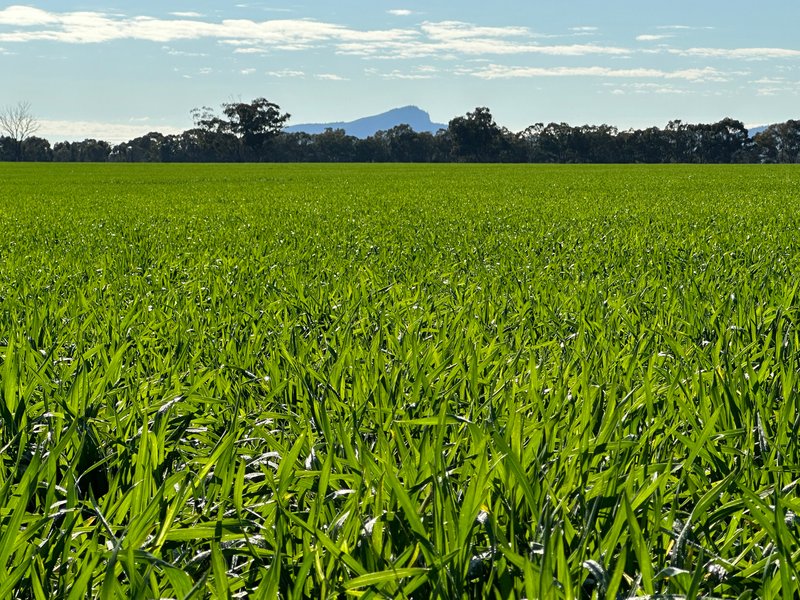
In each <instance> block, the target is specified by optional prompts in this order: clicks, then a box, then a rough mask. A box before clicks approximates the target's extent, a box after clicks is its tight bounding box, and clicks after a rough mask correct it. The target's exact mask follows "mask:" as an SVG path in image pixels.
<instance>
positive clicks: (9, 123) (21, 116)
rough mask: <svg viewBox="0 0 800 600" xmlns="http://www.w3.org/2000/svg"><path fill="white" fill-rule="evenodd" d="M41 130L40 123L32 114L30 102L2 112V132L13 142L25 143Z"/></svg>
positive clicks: (0, 114) (7, 107)
mask: <svg viewBox="0 0 800 600" xmlns="http://www.w3.org/2000/svg"><path fill="white" fill-rule="evenodd" d="M38 130H39V122H38V121H37V120H36V117H34V116H33V114H31V103H30V102H19V103H17V105H16V106H6V107H5V108H3V109H2V110H0V131H3V132H5V133H6V135H8V137H10V138H11V139H13V140H16V141H17V142H23V141H25V139H26V138H28V137H30V136H31V135H33V134H34V133H36V132H37V131H38Z"/></svg>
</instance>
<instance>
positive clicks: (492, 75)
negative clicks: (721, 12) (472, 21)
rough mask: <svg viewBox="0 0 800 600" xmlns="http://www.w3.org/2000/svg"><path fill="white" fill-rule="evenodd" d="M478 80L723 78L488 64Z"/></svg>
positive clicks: (703, 72)
mask: <svg viewBox="0 0 800 600" xmlns="http://www.w3.org/2000/svg"><path fill="white" fill-rule="evenodd" d="M471 74H472V75H473V76H475V77H479V78H481V79H512V78H522V77H526V78H527V77H611V78H622V79H682V80H685V81H692V82H702V81H725V80H726V79H725V77H724V75H723V74H722V73H720V72H719V71H717V70H716V69H712V68H711V67H705V68H702V69H682V70H677V71H662V70H659V69H649V68H635V69H612V68H609V67H509V66H504V65H489V67H487V68H485V69H480V70H477V71H473V72H472V73H471Z"/></svg>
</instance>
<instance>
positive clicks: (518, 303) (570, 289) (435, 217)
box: [0, 165, 800, 600]
mask: <svg viewBox="0 0 800 600" xmlns="http://www.w3.org/2000/svg"><path fill="white" fill-rule="evenodd" d="M799 182H800V171H798V170H797V169H796V168H792V167H738V168H732V167H719V168H710V167H607V168H603V167H585V168H579V167H547V168H545V167H499V166H486V167H481V166H446V167H444V166H439V167H436V166H416V167H410V166H409V167H375V166H373V167H369V166H347V167H332V166H328V167H326V166H313V167H309V166H225V167H212V166H195V167H192V166H183V167H174V166H173V167H168V166H158V165H147V166H129V165H117V166H114V165H106V166H83V167H75V166H59V165H50V166H37V165H27V166H25V165H22V166H12V165H0V253H1V256H2V265H3V267H2V270H0V358H2V364H1V365H0V394H2V396H0V398H1V400H0V449H2V454H1V455H0V597H2V598H8V597H12V598H35V599H36V600H43V599H46V598H70V599H73V598H76V599H77V598H83V597H87V596H92V597H104V598H111V597H132V598H159V597H165V598H169V597H172V598H199V597H217V598H233V597H244V596H245V595H247V594H249V597H253V598H274V597H276V596H277V595H278V594H280V597H283V598H304V597H311V598H330V597H344V596H345V595H361V596H362V597H364V598H384V597H386V598H396V597H409V598H433V597H438V598H468V597H488V598H518V597H528V598H559V597H561V598H575V597H587V598H588V597H598V598H602V597H610V598H614V597H617V595H618V594H622V595H625V596H629V597H633V596H643V595H648V594H658V593H664V594H667V593H670V594H677V595H682V596H687V597H695V596H697V595H706V596H714V597H731V596H733V597H736V596H738V595H740V594H745V596H746V595H747V593H750V594H752V596H751V597H759V598H773V597H783V598H792V597H796V595H797V594H798V591H799V590H800V586H798V582H797V567H796V565H797V564H798V563H800V530H799V529H798V526H799V525H800V518H799V517H798V516H797V515H798V514H800V499H798V496H797V489H796V486H797V482H798V477H800V442H798V438H797V430H798V424H800V412H798V397H799V395H798V386H799V384H800V381H799V380H800V332H798V323H799V322H800V294H798V281H800V236H798V228H800V183H799Z"/></svg>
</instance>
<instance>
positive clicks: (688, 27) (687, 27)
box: [656, 25, 714, 31]
mask: <svg viewBox="0 0 800 600" xmlns="http://www.w3.org/2000/svg"><path fill="white" fill-rule="evenodd" d="M656 29H666V30H672V31H691V30H696V31H697V30H703V29H705V30H706V31H709V30H712V29H714V28H713V27H710V26H707V25H702V26H697V25H659V26H658V27H656Z"/></svg>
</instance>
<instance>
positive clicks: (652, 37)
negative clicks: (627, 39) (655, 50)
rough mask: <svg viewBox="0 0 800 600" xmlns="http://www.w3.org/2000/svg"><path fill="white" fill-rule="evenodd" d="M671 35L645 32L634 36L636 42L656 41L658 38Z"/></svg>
mask: <svg viewBox="0 0 800 600" xmlns="http://www.w3.org/2000/svg"><path fill="white" fill-rule="evenodd" d="M671 37H672V36H671V35H666V34H663V35H653V34H647V33H646V34H643V35H637V36H636V41H637V42H657V41H659V40H666V39H669V38H671Z"/></svg>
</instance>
